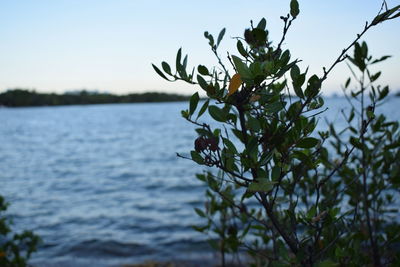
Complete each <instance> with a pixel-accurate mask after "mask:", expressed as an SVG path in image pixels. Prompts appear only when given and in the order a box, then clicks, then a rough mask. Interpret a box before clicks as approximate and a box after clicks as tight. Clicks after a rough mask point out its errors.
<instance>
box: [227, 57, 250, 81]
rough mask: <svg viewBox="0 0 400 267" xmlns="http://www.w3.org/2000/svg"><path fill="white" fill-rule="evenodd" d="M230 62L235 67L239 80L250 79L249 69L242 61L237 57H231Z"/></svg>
mask: <svg viewBox="0 0 400 267" xmlns="http://www.w3.org/2000/svg"><path fill="white" fill-rule="evenodd" d="M232 60H233V63H234V64H235V67H236V69H237V71H238V73H239V74H240V76H241V78H244V79H251V78H252V76H253V75H252V73H251V71H250V69H249V67H247V65H246V64H245V63H243V61H242V60H241V59H240V58H238V57H237V56H232Z"/></svg>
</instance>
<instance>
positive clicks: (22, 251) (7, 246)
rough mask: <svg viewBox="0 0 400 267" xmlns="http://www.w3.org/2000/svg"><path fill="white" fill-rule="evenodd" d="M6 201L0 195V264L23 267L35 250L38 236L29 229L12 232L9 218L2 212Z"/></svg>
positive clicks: (7, 266) (4, 209)
mask: <svg viewBox="0 0 400 267" xmlns="http://www.w3.org/2000/svg"><path fill="white" fill-rule="evenodd" d="M7 206H8V203H6V202H5V201H4V198H3V197H2V196H0V266H4V267H23V266H27V261H28V259H29V258H30V256H31V254H32V253H33V252H34V251H36V247H37V245H38V244H39V241H40V238H39V237H38V236H37V235H35V234H33V233H32V232H31V231H24V232H23V233H20V234H12V231H11V228H10V224H11V222H10V220H9V219H8V218H7V217H6V216H5V215H4V214H3V213H4V212H5V211H6V210H7Z"/></svg>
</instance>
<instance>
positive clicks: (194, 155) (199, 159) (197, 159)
mask: <svg viewBox="0 0 400 267" xmlns="http://www.w3.org/2000/svg"><path fill="white" fill-rule="evenodd" d="M190 155H191V157H192V160H193V161H194V162H196V163H197V164H200V165H203V164H204V159H203V158H202V157H201V156H200V154H199V153H198V152H197V151H194V150H192V151H190Z"/></svg>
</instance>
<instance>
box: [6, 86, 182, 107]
mask: <svg viewBox="0 0 400 267" xmlns="http://www.w3.org/2000/svg"><path fill="white" fill-rule="evenodd" d="M188 99H189V97H186V96H182V95H176V94H165V93H143V94H128V95H113V94H108V93H92V92H88V91H85V90H83V91H79V92H76V93H65V94H54V93H52V94H46V93H37V92H35V91H28V90H23V89H14V90H8V91H6V92H4V93H1V94H0V106H1V105H3V106H7V107H23V106H58V105H86V104H106V103H138V102H167V101H185V100H188Z"/></svg>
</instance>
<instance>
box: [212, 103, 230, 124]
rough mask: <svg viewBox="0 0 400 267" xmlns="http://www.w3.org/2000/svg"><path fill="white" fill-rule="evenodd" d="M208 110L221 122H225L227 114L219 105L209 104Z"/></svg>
mask: <svg viewBox="0 0 400 267" xmlns="http://www.w3.org/2000/svg"><path fill="white" fill-rule="evenodd" d="M208 112H209V113H210V115H211V117H212V118H213V119H214V120H216V121H219V122H225V120H226V118H225V114H224V112H223V111H222V109H220V108H219V107H217V106H214V105H212V106H209V107H208Z"/></svg>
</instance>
